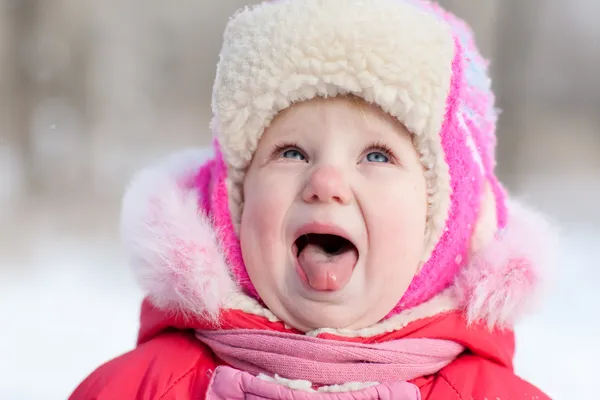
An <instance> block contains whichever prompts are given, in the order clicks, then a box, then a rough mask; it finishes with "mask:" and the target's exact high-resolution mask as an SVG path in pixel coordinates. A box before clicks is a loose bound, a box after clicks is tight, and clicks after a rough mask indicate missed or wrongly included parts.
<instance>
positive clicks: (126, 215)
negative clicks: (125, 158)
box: [121, 150, 237, 321]
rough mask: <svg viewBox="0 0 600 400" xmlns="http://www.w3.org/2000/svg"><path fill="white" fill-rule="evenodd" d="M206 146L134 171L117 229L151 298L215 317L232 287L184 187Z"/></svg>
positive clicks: (216, 247)
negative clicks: (135, 172)
mask: <svg viewBox="0 0 600 400" xmlns="http://www.w3.org/2000/svg"><path fill="white" fill-rule="evenodd" d="M210 156H211V152H210V151H208V150H199V151H198V150H195V151H192V150H189V151H185V152H182V153H180V154H177V155H175V156H174V157H170V158H168V159H166V160H165V161H163V162H161V163H160V164H159V165H158V166H155V167H151V168H148V169H145V170H143V171H141V172H140V173H138V174H137V175H136V176H135V177H134V179H133V181H132V183H131V184H130V186H129V188H128V190H127V192H126V195H125V198H124V200H123V205H122V207H123V208H122V215H121V235H122V240H123V243H124V245H125V249H126V251H127V253H128V256H129V260H130V263H131V267H132V270H133V272H134V274H135V276H136V278H137V280H138V282H139V284H140V285H141V287H142V288H143V289H144V290H145V291H147V292H148V294H149V295H150V299H151V301H152V303H153V304H154V305H155V306H157V307H159V308H164V309H169V310H171V311H177V312H183V313H191V314H198V315H204V316H205V317H207V318H208V319H211V320H213V321H216V320H217V319H218V315H219V310H220V309H221V308H222V307H223V300H224V299H227V298H230V297H231V295H232V294H233V293H235V291H236V289H237V287H236V285H235V284H234V282H233V280H232V278H231V276H230V273H229V269H228V268H227V265H226V264H225V261H224V257H223V255H222V253H221V251H220V249H219V245H218V244H217V239H216V235H215V233H214V231H213V229H212V226H211V223H210V221H208V220H207V219H206V217H205V216H203V215H202V214H201V213H200V212H199V210H198V193H197V192H196V191H195V190H192V189H189V188H188V187H187V185H188V183H189V182H188V180H190V179H191V178H192V177H193V176H194V175H195V174H197V173H198V171H199V167H200V165H202V163H203V162H205V161H206V160H207V159H208V158H209V157H210Z"/></svg>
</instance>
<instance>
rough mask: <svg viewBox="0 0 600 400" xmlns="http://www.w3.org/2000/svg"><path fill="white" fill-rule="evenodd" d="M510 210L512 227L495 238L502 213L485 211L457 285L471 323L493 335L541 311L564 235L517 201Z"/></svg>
mask: <svg viewBox="0 0 600 400" xmlns="http://www.w3.org/2000/svg"><path fill="white" fill-rule="evenodd" d="M489 193H491V192H489ZM487 197H488V199H489V198H492V199H493V197H494V196H491V195H489V196H487ZM485 201H489V202H490V204H492V203H493V202H492V201H491V200H485ZM507 206H508V209H507V211H508V223H507V225H506V226H505V227H504V228H501V229H500V230H495V231H493V234H492V235H491V237H490V233H492V229H491V227H492V226H493V224H492V222H491V221H493V219H494V218H493V217H492V214H493V213H494V210H495V209H496V208H495V207H490V206H489V205H487V206H486V205H484V206H483V207H482V213H481V215H480V218H479V221H478V226H477V228H476V232H477V234H478V235H476V236H477V237H474V238H473V253H472V255H471V259H470V260H469V264H468V265H466V266H465V268H464V269H463V270H462V271H461V273H460V274H459V276H458V277H457V279H456V284H455V295H456V296H457V299H458V301H459V302H460V304H461V305H462V306H463V307H464V309H465V314H466V316H467V319H468V321H469V322H470V323H474V322H478V321H486V322H487V324H488V326H489V327H490V329H491V328H494V327H506V326H512V325H513V324H514V323H515V322H516V320H518V319H519V318H520V317H521V316H522V315H523V314H524V313H526V312H527V311H530V310H531V309H532V308H533V307H534V306H535V305H536V303H537V302H538V301H539V299H540V297H541V294H542V291H543V290H544V289H545V288H546V287H547V286H546V285H545V283H546V281H545V280H546V279H548V275H549V274H548V270H549V269H550V270H551V269H553V267H554V263H555V262H556V261H555V260H556V254H554V253H555V252H556V249H557V244H558V235H557V233H556V231H555V229H554V228H553V227H552V226H551V225H550V223H549V222H548V221H547V220H546V219H545V218H544V217H543V216H542V215H541V214H539V213H537V212H534V211H532V210H529V209H527V208H525V207H524V206H522V205H521V204H519V203H517V202H515V201H508V202H507ZM486 214H487V215H486Z"/></svg>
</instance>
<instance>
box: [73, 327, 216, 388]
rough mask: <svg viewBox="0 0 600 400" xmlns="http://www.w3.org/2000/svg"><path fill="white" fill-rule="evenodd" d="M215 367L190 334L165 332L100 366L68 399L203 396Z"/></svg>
mask: <svg viewBox="0 0 600 400" xmlns="http://www.w3.org/2000/svg"><path fill="white" fill-rule="evenodd" d="M214 368H215V360H214V356H213V355H212V353H211V352H210V350H209V349H208V348H207V347H205V346H204V345H203V344H202V343H200V342H199V341H198V340H196V339H195V338H194V336H193V335H192V334H188V333H183V332H174V333H165V334H162V335H160V336H158V337H156V338H154V339H152V340H150V341H148V342H146V343H143V344H141V345H140V346H138V347H137V348H136V349H134V350H132V351H130V352H128V353H125V354H123V355H121V356H119V357H117V358H115V359H113V360H111V361H108V362H107V363H106V364H104V365H102V366H100V367H99V368H98V369H96V370H95V371H94V372H92V374H91V375H89V376H88V377H87V378H86V379H85V380H84V381H83V382H82V383H81V384H80V385H79V386H78V387H77V388H76V389H75V391H74V392H73V394H72V395H71V397H70V398H69V399H70V400H80V399H81V400H83V399H86V400H89V399H97V400H105V399H135V400H142V399H143V400H150V399H152V400H159V399H160V400H167V399H175V398H177V399H188V398H194V399H202V398H204V393H205V392H206V388H207V386H208V383H209V380H210V376H211V375H212V371H213V370H214Z"/></svg>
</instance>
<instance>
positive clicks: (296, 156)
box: [281, 149, 306, 161]
mask: <svg viewBox="0 0 600 400" xmlns="http://www.w3.org/2000/svg"><path fill="white" fill-rule="evenodd" d="M281 156H282V157H283V158H289V159H293V160H299V161H304V160H306V157H304V154H302V153H300V151H298V150H296V149H289V150H286V151H284V152H283V153H281Z"/></svg>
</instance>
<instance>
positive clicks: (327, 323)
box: [282, 303, 377, 332]
mask: <svg viewBox="0 0 600 400" xmlns="http://www.w3.org/2000/svg"><path fill="white" fill-rule="evenodd" d="M298 305H300V304H298ZM296 307H298V306H296ZM290 311H291V312H289V313H288V315H287V316H286V317H287V318H285V317H284V318H282V319H283V320H284V321H286V323H287V324H288V325H290V326H292V327H294V328H295V329H298V330H300V331H303V332H308V331H313V330H316V329H323V328H330V329H361V328H366V327H368V326H370V325H372V324H374V323H376V322H377V321H371V318H368V319H367V318H365V314H363V313H357V309H356V307H352V306H350V305H344V306H340V305H325V304H322V303H321V304H319V303H316V304H315V303H313V304H311V305H306V304H303V307H302V310H298V309H294V310H290ZM295 312H298V313H297V314H296V313H295Z"/></svg>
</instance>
